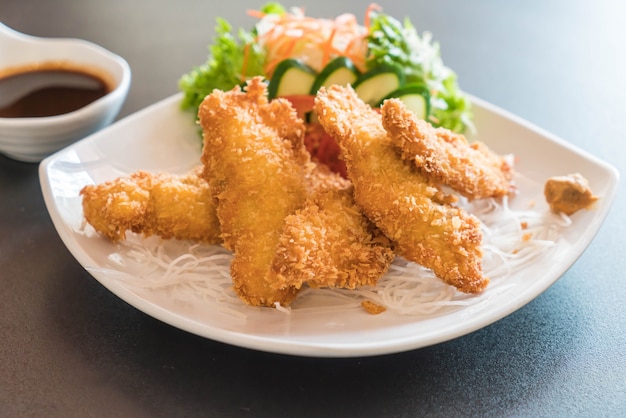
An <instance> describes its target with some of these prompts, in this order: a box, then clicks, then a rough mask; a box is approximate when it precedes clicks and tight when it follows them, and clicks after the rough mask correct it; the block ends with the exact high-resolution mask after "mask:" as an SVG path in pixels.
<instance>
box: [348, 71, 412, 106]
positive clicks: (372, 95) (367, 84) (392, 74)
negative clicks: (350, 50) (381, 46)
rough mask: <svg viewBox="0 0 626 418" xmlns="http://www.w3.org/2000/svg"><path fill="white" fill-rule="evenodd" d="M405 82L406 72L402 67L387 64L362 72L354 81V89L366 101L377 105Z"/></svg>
mask: <svg viewBox="0 0 626 418" xmlns="http://www.w3.org/2000/svg"><path fill="white" fill-rule="evenodd" d="M403 84H404V73H403V72H402V70H401V69H400V67H398V66H395V65H385V66H380V67H376V68H374V69H373V70H370V71H368V72H366V73H364V74H362V75H361V76H360V77H359V78H358V79H357V81H356V82H355V83H354V91H355V92H356V94H357V96H359V97H360V98H361V100H363V101H364V102H365V103H368V104H370V105H372V106H376V105H377V104H378V103H380V101H381V100H382V99H384V98H385V97H387V96H388V95H389V94H390V93H391V92H393V91H395V90H398V89H399V88H400V86H402V85H403Z"/></svg>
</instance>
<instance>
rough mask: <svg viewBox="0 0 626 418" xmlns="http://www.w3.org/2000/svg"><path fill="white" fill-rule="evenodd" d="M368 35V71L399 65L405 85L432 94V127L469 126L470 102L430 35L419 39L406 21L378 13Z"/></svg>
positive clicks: (371, 22) (454, 129)
mask: <svg viewBox="0 0 626 418" xmlns="http://www.w3.org/2000/svg"><path fill="white" fill-rule="evenodd" d="M370 19H371V20H370V32H369V35H368V39H367V40H368V56H367V61H366V65H367V67H368V69H372V68H376V67H378V66H380V65H389V64H393V65H399V66H400V67H402V68H403V69H404V73H405V77H406V83H407V84H408V83H421V84H424V85H425V86H426V87H427V88H428V89H429V91H430V92H431V103H430V105H431V113H432V116H433V120H431V122H433V124H435V125H437V126H443V127H446V128H448V129H451V130H453V131H456V132H463V131H465V130H466V129H467V128H471V127H472V122H471V120H472V114H471V103H470V101H469V99H468V98H467V97H466V95H465V94H464V93H463V92H462V91H461V89H460V88H459V85H458V83H457V77H456V74H455V73H454V71H452V70H451V69H450V68H448V67H446V66H445V65H444V63H443V61H442V59H441V53H440V50H439V44H437V43H433V42H432V39H431V35H430V34H429V33H425V34H424V35H423V36H422V37H420V36H419V35H418V33H417V31H416V30H415V27H414V26H413V25H412V24H411V22H410V21H409V20H408V19H405V20H404V22H400V21H398V20H397V19H395V18H393V17H391V16H389V15H386V14H384V13H380V12H376V11H374V12H372V15H371V17H370Z"/></svg>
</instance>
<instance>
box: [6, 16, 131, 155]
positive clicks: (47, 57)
mask: <svg viewBox="0 0 626 418" xmlns="http://www.w3.org/2000/svg"><path fill="white" fill-rule="evenodd" d="M0 57H2V59H1V60H0V72H3V71H5V70H7V69H11V68H23V67H26V66H31V65H32V66H41V65H42V64H45V63H51V62H67V63H70V64H71V66H73V67H74V66H75V67H85V68H91V69H97V70H98V71H99V72H100V73H102V75H104V76H106V78H107V79H108V80H107V81H108V82H109V83H110V84H111V86H112V87H111V91H110V92H109V93H108V94H106V95H105V96H103V97H101V98H100V99H98V100H96V101H93V102H91V103H90V104H88V105H86V106H84V107H82V108H80V109H78V110H75V111H72V112H69V113H64V114H61V115H57V116H45V117H21V118H9V117H6V118H4V117H0V153H2V154H5V155H7V156H8V157H11V158H13V159H16V160H20V161H27V162H38V161H40V160H42V159H43V158H44V157H46V156H47V155H49V154H52V153H53V152H55V151H57V150H59V149H61V148H64V147H65V146H67V145H69V144H71V143H73V142H75V141H77V140H79V139H81V138H83V137H85V136H87V135H89V134H91V133H93V132H95V131H97V130H99V129H101V128H103V127H105V126H107V125H109V124H110V123H111V122H113V120H114V119H115V117H116V116H117V114H118V113H119V111H120V109H121V107H122V104H123V103H124V101H125V100H126V96H127V94H128V89H129V87H130V79H131V72H130V67H129V65H128V63H127V62H126V61H125V60H124V59H123V58H121V57H120V56H118V55H116V54H113V53H112V52H110V51H107V50H106V49H104V48H102V47H100V46H98V45H95V44H93V43H90V42H87V41H84V40H80V39H63V38H40V37H34V36H29V35H25V34H22V33H20V32H17V31H15V30H13V29H11V28H9V27H7V26H6V25H3V24H2V23H0Z"/></svg>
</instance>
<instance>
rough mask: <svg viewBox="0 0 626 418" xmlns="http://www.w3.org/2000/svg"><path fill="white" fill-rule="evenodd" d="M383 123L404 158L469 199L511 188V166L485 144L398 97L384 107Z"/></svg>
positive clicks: (490, 195) (496, 193)
mask: <svg viewBox="0 0 626 418" xmlns="http://www.w3.org/2000/svg"><path fill="white" fill-rule="evenodd" d="M381 113H382V119H383V126H384V127H385V130H386V131H387V133H388V134H389V136H390V137H391V139H392V141H393V142H394V144H395V145H396V146H397V147H398V148H399V149H400V150H401V151H402V158H404V159H406V160H412V161H414V162H415V164H416V166H417V167H418V169H419V170H420V171H421V172H422V173H424V174H425V175H426V176H427V177H429V178H430V179H432V180H433V181H435V182H437V183H441V184H444V185H447V186H449V187H451V188H452V189H454V190H456V191H458V192H459V193H460V194H462V195H463V196H465V197H467V198H469V199H482V198H486V197H501V196H505V195H507V194H509V193H511V192H512V190H513V187H512V185H511V177H512V167H511V166H510V165H509V164H508V163H507V161H506V159H505V158H503V157H502V156H499V155H497V154H496V153H494V152H493V151H491V150H490V149H489V148H488V147H487V146H486V145H485V144H483V143H481V142H474V143H472V144H469V143H468V141H467V139H466V138H465V137H464V136H463V135H460V134H457V133H454V132H452V131H450V130H449V129H445V128H435V127H433V126H432V125H431V124H430V123H428V122H427V121H425V120H421V119H419V118H418V117H417V116H416V115H415V114H414V113H413V112H411V111H410V110H409V109H407V108H406V106H405V105H404V104H403V103H402V101H400V100H399V99H389V100H386V101H385V102H384V103H383V105H382V107H381Z"/></svg>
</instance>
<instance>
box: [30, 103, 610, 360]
mask: <svg viewBox="0 0 626 418" xmlns="http://www.w3.org/2000/svg"><path fill="white" fill-rule="evenodd" d="M180 99H181V96H180V95H176V96H173V97H170V98H168V99H166V100H163V101H162V102H159V103H157V104H155V105H153V106H151V107H148V108H146V109H144V110H142V111H140V112H138V113H136V114H134V115H132V116H130V117H128V118H126V119H124V120H122V121H120V122H118V123H116V124H114V125H112V126H110V127H108V128H106V129H104V130H102V131H100V132H98V133H96V134H93V135H92V136H90V137H87V138H85V139H84V140H82V141H79V142H77V143H75V144H74V145H72V146H69V147H68V148H65V149H63V150H61V151H59V152H57V153H56V154H53V155H51V156H50V157H48V158H47V159H45V160H44V161H43V162H42V163H41V165H40V178H41V186H42V190H43V195H44V198H45V202H46V205H47V208H48V210H49V212H50V216H51V218H52V220H53V222H54V225H55V227H56V228H57V230H58V233H59V235H60V236H61V238H62V240H63V242H64V243H65V245H66V246H67V247H68V249H69V250H70V251H71V252H72V254H73V255H74V257H76V259H77V260H78V262H79V263H81V265H82V266H83V267H85V268H86V269H87V270H88V271H89V272H90V273H91V274H92V275H93V276H94V277H95V278H96V279H97V280H98V281H99V282H100V283H101V284H102V285H104V286H105V287H106V288H108V289H109V290H110V291H112V292H113V293H114V294H116V295H117V296H119V297H120V298H122V299H123V300H125V301H126V302H128V303H129V304H131V305H133V306H135V307H136V308H137V309H140V310H141V311H143V312H145V313H147V314H149V315H151V316H153V317H154V318H157V319H159V320H161V321H163V322H166V323H168V324H170V325H173V326H175V327H178V328H180V329H183V330H186V331H189V332H191V333H194V334H197V335H200V336H203V337H206V338H211V339H214V340H217V341H221V342H225V343H229V344H233V345H237V346H241V347H248V348H252V349H257V350H263V351H269V352H275V353H284V354H293V355H302V356H318V357H358V356H370V355H379V354H388V353H394V352H401V351H406V350H411V349H415V348H419V347H424V346H427V345H431V344H435V343H439V342H443V341H447V340H450V339H453V338H456V337H459V336H462V335H465V334H468V333H470V332H472V331H475V330H477V329H480V328H482V327H485V326H487V325H489V324H491V323H493V322H495V321H497V320H499V319H501V318H503V317H504V316H506V315H508V314H510V313H512V312H514V311H516V310H517V309H519V308H520V307H522V306H524V305H525V304H527V303H528V302H530V301H531V300H533V299H534V298H535V297H537V296H538V295H539V294H541V293H542V292H543V291H544V290H546V289H547V288H548V287H549V286H550V285H552V284H553V283H554V282H555V281H556V280H557V279H558V278H559V277H560V276H561V275H562V274H563V273H564V272H565V271H566V270H567V269H568V268H569V267H570V266H571V265H572V264H573V263H574V262H575V261H576V259H577V258H578V257H579V256H580V255H581V254H582V252H583V251H584V250H585V248H586V247H587V246H588V245H589V243H590V242H591V240H592V239H593V237H594V235H595V234H596V232H597V231H598V229H599V228H600V226H601V224H602V221H603V220H604V218H605V216H606V214H607V212H608V210H609V207H610V205H611V203H612V200H613V197H614V195H615V193H616V189H617V183H618V173H617V171H616V170H615V169H614V168H613V167H611V166H610V165H608V164H606V163H604V162H602V161H600V160H598V159H597V158H594V157H593V156H591V155H589V154H587V153H586V152H584V151H581V150H579V149H576V148H574V147H572V146H571V145H569V144H567V143H566V142H564V141H562V140H560V139H558V138H555V137H554V136H552V135H550V134H548V133H546V132H543V131H541V130H540V129H537V128H536V127H534V126H532V125H530V124H529V123H527V122H525V121H523V120H520V119H519V118H516V117H514V116H512V115H510V114H508V113H506V112H504V111H502V110H500V109H498V108H495V107H494V106H492V105H489V104H488V103H485V102H483V101H481V100H478V99H473V100H474V105H475V107H474V108H475V123H476V127H477V130H478V132H479V135H478V138H479V139H480V140H482V141H483V142H485V143H487V144H488V145H489V146H490V147H491V148H492V149H494V150H495V151H496V152H499V153H502V154H504V153H513V154H514V155H515V156H516V157H517V161H518V162H517V165H516V168H517V170H518V171H519V172H521V173H522V174H523V175H524V177H525V178H526V179H527V180H528V181H526V182H525V184H524V185H523V186H522V187H521V189H520V193H519V195H518V196H517V197H516V198H515V199H516V200H518V201H520V202H526V203H525V204H527V203H528V202H529V201H531V200H535V201H536V202H537V204H538V205H541V204H542V203H541V202H542V200H543V198H542V191H543V184H544V182H545V180H546V179H547V178H548V177H550V176H553V175H563V174H569V173H573V172H580V173H582V174H583V175H584V176H585V177H586V178H587V179H588V180H589V183H590V186H591V188H592V190H593V191H594V193H595V194H597V195H598V196H600V200H599V202H598V203H597V205H596V206H595V207H594V209H593V210H589V211H587V210H585V211H580V212H578V213H576V214H575V215H574V216H573V220H574V223H573V225H572V226H571V227H569V228H568V229H567V231H565V232H564V233H563V235H562V236H561V237H560V238H559V239H558V241H557V245H556V247H554V248H553V249H552V251H551V252H550V256H549V257H545V256H544V257H541V258H539V259H538V260H537V261H536V262H535V263H534V264H532V265H531V266H530V267H527V268H524V269H522V270H521V271H516V272H514V273H513V274H512V275H511V276H510V277H509V278H508V279H507V284H509V285H510V286H508V287H507V289H508V290H505V291H500V292H497V293H493V294H489V293H488V292H489V289H488V290H487V294H486V297H484V298H483V300H482V301H481V303H479V304H476V305H473V306H471V307H466V308H458V309H455V310H451V311H446V312H444V313H440V314H437V315H433V316H432V317H423V316H422V317H413V316H406V315H399V314H394V313H392V312H385V313H383V314H381V315H376V316H374V315H369V314H367V313H365V312H364V311H363V310H360V309H355V310H351V311H347V312H341V313H340V314H337V313H332V312H325V313H320V312H317V313H311V312H309V313H306V312H296V311H294V312H292V313H291V314H285V313H283V312H279V311H277V310H275V309H267V308H252V307H248V306H244V305H243V304H241V307H240V308H239V309H240V311H241V312H242V313H244V314H245V315H246V316H247V318H246V319H243V320H242V319H237V318H233V317H232V316H230V315H227V314H224V313H223V312H220V311H219V310H216V309H215V308H214V306H213V305H212V304H211V303H206V302H203V301H202V300H200V299H193V298H191V299H189V298H187V299H185V301H181V298H178V297H176V296H177V295H176V294H175V292H176V290H173V291H170V292H163V291H152V290H147V289H143V290H141V289H137V288H134V287H132V286H129V285H128V284H126V282H124V281H120V280H118V279H119V277H116V276H117V274H116V272H119V273H120V274H121V275H123V274H125V273H128V272H129V271H126V268H125V267H124V266H120V265H115V264H114V265H113V266H112V264H111V259H110V257H111V256H112V255H113V254H115V253H116V246H115V245H114V244H112V243H110V242H109V241H107V240H106V239H103V238H101V237H99V236H95V235H93V234H92V235H89V234H85V233H83V232H81V224H82V209H81V200H80V197H79V190H80V189H81V188H82V187H83V186H84V185H86V184H93V183H101V182H103V181H106V180H110V179H113V178H115V177H119V176H122V175H126V174H129V173H131V172H134V171H136V170H139V169H143V170H149V171H169V172H174V173H184V172H186V171H187V170H189V169H190V168H191V167H193V166H196V165H198V164H199V155H200V141H199V137H198V127H197V126H195V125H194V124H193V122H192V118H191V116H190V115H189V114H187V113H183V112H181V111H180V110H179V102H180ZM543 204H544V205H545V203H543Z"/></svg>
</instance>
